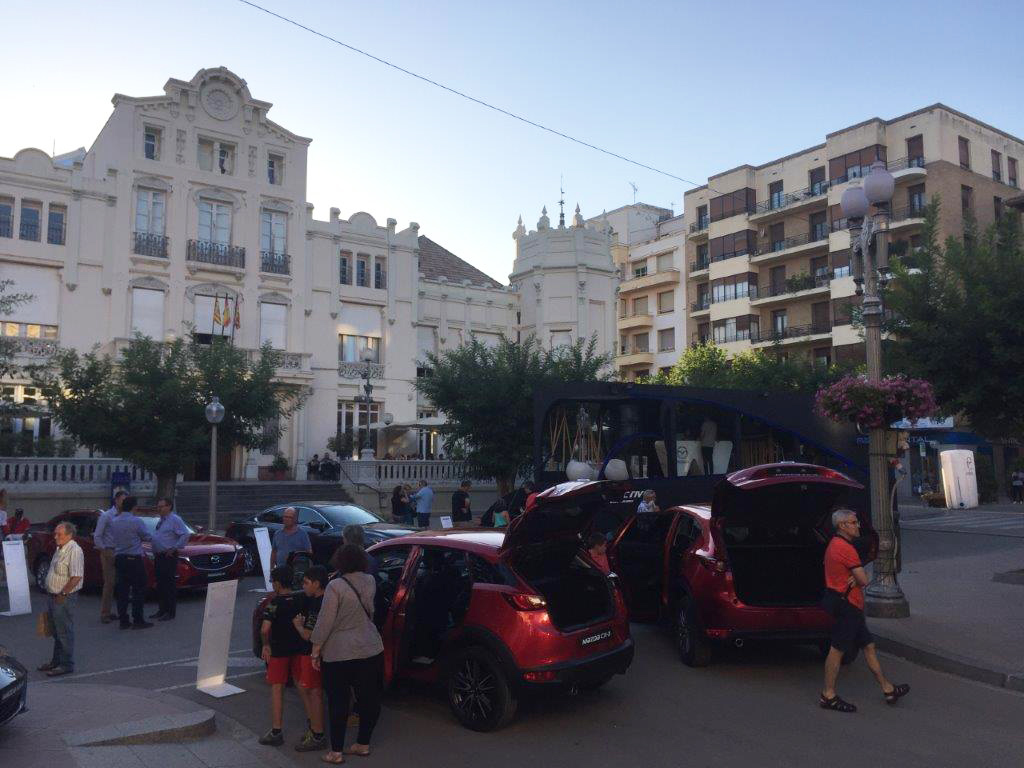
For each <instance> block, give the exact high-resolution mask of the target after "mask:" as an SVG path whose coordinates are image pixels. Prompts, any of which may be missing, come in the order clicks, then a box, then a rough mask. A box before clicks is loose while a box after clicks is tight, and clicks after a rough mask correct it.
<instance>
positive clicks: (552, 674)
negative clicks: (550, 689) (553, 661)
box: [523, 669, 558, 683]
mask: <svg viewBox="0 0 1024 768" xmlns="http://www.w3.org/2000/svg"><path fill="white" fill-rule="evenodd" d="M557 679H558V673H557V672H556V671H555V670H553V669H545V670H541V671H539V672H523V680H525V681H526V682H528V683H550V682H552V681H553V680H557Z"/></svg>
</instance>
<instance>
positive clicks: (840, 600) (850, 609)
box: [819, 509, 910, 712]
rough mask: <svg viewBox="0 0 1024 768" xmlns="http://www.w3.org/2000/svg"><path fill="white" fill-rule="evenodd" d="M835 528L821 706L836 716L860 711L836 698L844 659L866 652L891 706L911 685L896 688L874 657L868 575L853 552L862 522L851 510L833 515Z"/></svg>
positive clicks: (828, 561)
mask: <svg viewBox="0 0 1024 768" xmlns="http://www.w3.org/2000/svg"><path fill="white" fill-rule="evenodd" d="M832 527H833V528H834V529H835V532H836V535H835V536H833V537H832V540H831V541H830V542H829V544H828V548H827V549H826V550H825V589H826V592H827V593H828V594H827V603H826V606H827V607H828V609H829V611H830V613H832V615H833V617H834V618H835V620H836V621H835V624H834V625H833V626H832V639H831V641H830V644H831V647H830V648H829V651H828V657H827V658H826V659H825V687H824V688H823V689H822V691H821V699H820V701H819V704H820V705H821V707H822V708H823V709H834V710H835V711H837V712H856V711H857V707H855V706H854V705H853V704H850V703H849V702H847V701H843V700H842V699H841V698H839V696H838V695H837V694H836V679H837V678H838V677H839V666H840V665H841V664H842V662H843V656H844V655H845V654H847V653H854V652H856V651H857V650H859V649H861V648H863V649H864V660H865V661H866V662H867V664H868V668H869V669H870V670H871V672H872V673H873V674H874V676H875V679H876V680H877V681H878V684H879V685H880V686H881V688H882V695H883V696H885V700H886V702H887V703H889V704H895V703H896V702H897V701H898V700H899V699H900V698H902V697H903V696H906V695H907V694H908V693H909V692H910V686H909V685H902V684H901V685H893V684H892V683H890V682H889V680H888V679H887V678H886V677H885V675H884V674H883V673H882V667H881V665H880V664H879V663H878V656H877V654H876V653H875V641H874V638H873V637H871V633H870V632H868V625H867V623H866V622H865V621H864V591H863V589H862V588H863V587H864V586H865V585H866V584H867V583H868V575H867V573H865V571H864V567H863V566H862V565H861V563H860V555H859V554H857V550H856V549H854V546H853V540H854V539H856V538H857V537H858V536H860V521H859V520H858V519H857V514H856V513H855V512H853V511H852V510H849V509H837V510H836V511H835V512H833V513H832Z"/></svg>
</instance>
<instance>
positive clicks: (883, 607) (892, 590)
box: [840, 161, 910, 618]
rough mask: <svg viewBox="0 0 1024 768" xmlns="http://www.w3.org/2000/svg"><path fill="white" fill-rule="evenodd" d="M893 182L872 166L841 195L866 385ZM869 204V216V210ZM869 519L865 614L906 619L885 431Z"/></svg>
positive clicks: (878, 370) (878, 332)
mask: <svg viewBox="0 0 1024 768" xmlns="http://www.w3.org/2000/svg"><path fill="white" fill-rule="evenodd" d="M894 186H895V181H894V179H893V177H892V174H891V173H889V171H888V170H886V168H885V165H884V163H881V162H877V161H876V162H875V163H874V164H873V165H872V166H871V171H870V172H869V173H868V175H867V176H866V177H865V179H864V186H863V187H856V186H852V187H849V188H848V189H847V190H846V191H845V192H843V197H842V201H841V203H840V205H841V207H842V210H843V215H844V216H845V217H846V218H847V220H848V221H849V223H850V250H851V253H852V256H853V280H854V284H855V285H856V292H857V294H858V295H861V296H863V300H862V308H863V309H862V317H863V319H864V343H865V357H866V362H867V369H868V381H870V382H878V381H880V380H881V378H882V298H881V295H880V291H879V289H880V285H879V275H880V273H887V272H888V270H889V253H888V247H889V246H888V221H889V203H890V202H891V201H892V196H893V189H894ZM872 205H873V206H874V209H875V210H874V213H873V214H872V215H868V214H869V208H870V207H871V206H872ZM868 441H869V442H868V453H869V462H868V469H869V473H870V481H871V482H870V484H871V520H872V523H873V525H874V527H875V530H876V531H877V532H878V557H877V559H876V560H875V562H874V565H873V567H872V569H871V583H870V584H868V586H867V588H866V589H865V611H866V613H867V614H868V615H869V616H880V617H886V618H903V617H906V616H909V615H910V606H909V604H908V603H907V598H906V596H905V595H904V594H903V590H901V589H900V585H899V582H898V581H897V579H896V559H895V541H896V536H895V531H894V525H893V516H892V502H891V501H890V497H889V488H888V485H889V457H888V449H887V442H888V441H887V436H886V428H885V427H884V426H882V427H873V428H872V429H871V430H870V433H869V436H868Z"/></svg>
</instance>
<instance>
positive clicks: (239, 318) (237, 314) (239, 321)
mask: <svg viewBox="0 0 1024 768" xmlns="http://www.w3.org/2000/svg"><path fill="white" fill-rule="evenodd" d="M241 327H242V311H241V310H240V309H239V308H238V299H235V330H236V331H237V330H238V329H239V328H241Z"/></svg>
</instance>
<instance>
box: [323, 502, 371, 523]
mask: <svg viewBox="0 0 1024 768" xmlns="http://www.w3.org/2000/svg"><path fill="white" fill-rule="evenodd" d="M317 509H318V510H319V511H320V514H322V515H323V516H324V517H326V518H327V519H328V520H330V521H331V525H334V526H346V525H368V524H369V523H383V522H384V520H383V518H380V517H377V515H375V514H373V513H372V512H370V511H369V510H366V509H363V508H362V507H357V506H354V505H352V504H331V505H328V506H324V507H317Z"/></svg>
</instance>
